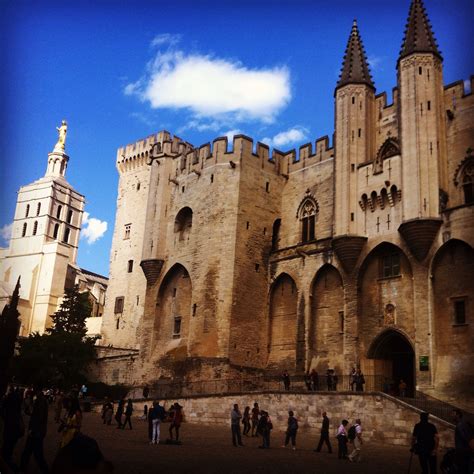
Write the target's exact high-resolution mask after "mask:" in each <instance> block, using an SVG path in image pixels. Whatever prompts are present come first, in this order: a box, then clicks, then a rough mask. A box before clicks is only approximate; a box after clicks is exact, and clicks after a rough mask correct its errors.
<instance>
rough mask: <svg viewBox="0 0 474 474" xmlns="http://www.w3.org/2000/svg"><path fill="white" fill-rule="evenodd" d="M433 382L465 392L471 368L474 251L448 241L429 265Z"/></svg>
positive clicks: (455, 241) (462, 243) (451, 240)
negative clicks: (433, 348) (432, 335)
mask: <svg viewBox="0 0 474 474" xmlns="http://www.w3.org/2000/svg"><path fill="white" fill-rule="evenodd" d="M430 280H431V284H432V292H431V293H432V295H433V328H434V334H435V347H436V365H435V367H436V370H435V382H436V385H437V386H438V387H440V388H441V389H442V388H443V387H447V388H448V387H452V386H456V387H458V388H459V389H460V391H466V389H467V388H468V386H469V383H470V382H469V378H471V379H472V376H473V375H474V374H473V369H472V367H474V349H473V346H472V341H473V340H474V296H473V295H474V249H473V248H472V247H471V246H470V245H469V244H467V243H466V242H464V241H462V240H457V239H450V240H448V241H447V242H446V243H444V244H443V245H442V246H441V247H440V248H439V249H438V251H437V252H436V254H435V255H434V257H433V260H432V266H431V279H430Z"/></svg>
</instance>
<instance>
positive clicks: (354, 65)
mask: <svg viewBox="0 0 474 474" xmlns="http://www.w3.org/2000/svg"><path fill="white" fill-rule="evenodd" d="M335 99H336V100H335V108H336V110H335V117H336V138H335V153H336V159H335V189H336V194H335V200H334V206H335V215H334V217H335V224H334V234H335V237H336V238H335V240H334V248H335V250H336V252H337V254H338V257H339V259H340V260H341V262H342V263H343V265H344V267H345V268H346V269H347V270H348V271H350V270H351V269H352V267H353V265H354V264H355V262H356V260H357V257H358V256H359V252H360V250H361V248H362V246H363V245H364V243H365V241H366V237H365V236H364V235H363V226H362V223H361V222H360V219H357V214H358V213H357V202H358V197H359V192H358V167H359V165H361V164H364V163H367V162H369V161H370V160H372V159H373V156H374V154H375V149H374V148H375V143H374V142H375V139H374V123H375V121H374V110H375V87H374V83H373V81H372V78H371V76H370V72H369V66H368V62H367V57H366V54H365V51H364V47H363V44H362V39H361V37H360V34H359V29H358V27H357V22H356V21H355V20H354V23H353V25H352V30H351V33H350V36H349V41H348V43H347V48H346V52H345V55H344V62H343V65H342V71H341V76H340V79H339V82H338V84H337V86H336V91H335Z"/></svg>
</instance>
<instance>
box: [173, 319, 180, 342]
mask: <svg viewBox="0 0 474 474" xmlns="http://www.w3.org/2000/svg"><path fill="white" fill-rule="evenodd" d="M180 336H181V316H175V317H174V325H173V337H176V338H177V337H180Z"/></svg>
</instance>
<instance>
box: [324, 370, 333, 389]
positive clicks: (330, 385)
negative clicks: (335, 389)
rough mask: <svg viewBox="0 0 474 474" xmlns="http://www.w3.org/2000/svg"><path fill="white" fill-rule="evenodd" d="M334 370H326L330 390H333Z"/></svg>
mask: <svg viewBox="0 0 474 474" xmlns="http://www.w3.org/2000/svg"><path fill="white" fill-rule="evenodd" d="M332 372H333V371H332V370H331V369H328V370H327V372H326V385H327V387H328V392H330V391H332V386H333V377H332Z"/></svg>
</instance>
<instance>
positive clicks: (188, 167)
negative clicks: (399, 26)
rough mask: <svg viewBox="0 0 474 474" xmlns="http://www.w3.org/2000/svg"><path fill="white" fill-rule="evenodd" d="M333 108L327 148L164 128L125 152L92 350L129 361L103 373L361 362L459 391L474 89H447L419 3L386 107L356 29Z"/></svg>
mask: <svg viewBox="0 0 474 474" xmlns="http://www.w3.org/2000/svg"><path fill="white" fill-rule="evenodd" d="M473 86H474V84H473V78H472V77H471V90H472V88H473ZM334 105H335V131H334V138H333V140H332V146H330V144H329V143H330V142H329V139H328V137H323V138H320V139H318V140H316V142H315V143H314V144H313V143H308V144H305V145H303V146H301V147H300V148H299V150H297V151H295V150H292V151H289V152H281V151H277V150H273V151H272V152H271V153H270V150H269V148H268V146H266V145H264V144H262V143H254V142H253V141H252V140H251V139H250V138H248V137H246V136H242V135H240V136H235V137H234V139H233V142H232V143H228V140H227V139H226V138H217V139H216V140H214V141H213V142H212V144H205V145H203V146H200V147H194V146H192V145H191V144H190V143H187V142H186V141H183V140H182V139H180V138H178V137H176V136H172V135H170V134H169V133H168V132H164V131H163V132H159V133H157V134H155V135H152V136H149V137H147V138H146V139H143V140H139V141H137V142H136V143H133V144H130V145H127V146H125V147H122V148H119V149H118V152H117V162H116V165H117V170H118V172H119V176H120V180H119V186H118V198H117V213H116V222H115V230H114V236H113V244H112V249H111V257H110V282H109V287H108V292H107V301H106V307H105V312H104V316H103V325H102V337H103V339H102V343H101V344H103V345H112V346H114V347H115V348H120V349H133V350H138V352H136V355H133V356H131V357H132V359H131V360H130V357H128V355H127V357H128V359H127V357H124V358H120V357H119V356H115V357H111V358H107V357H105V358H103V359H102V360H101V365H100V372H101V376H102V377H103V379H104V380H106V381H109V382H127V383H135V384H142V383H144V382H147V383H152V382H153V381H155V380H157V379H159V378H173V377H175V378H176V377H182V378H184V379H211V378H215V377H218V376H220V377H224V376H228V377H231V376H232V375H233V374H235V373H237V372H242V371H244V372H245V371H248V372H252V371H253V372H272V371H280V370H283V369H286V370H288V371H290V373H303V372H305V371H307V370H309V369H312V368H316V369H317V370H318V372H319V373H324V372H325V371H326V369H328V368H334V369H335V370H336V371H337V372H338V373H339V374H347V373H349V370H350V368H351V367H352V366H355V365H359V366H361V368H362V370H363V371H364V373H365V374H366V375H371V374H375V375H384V376H386V377H388V378H393V379H397V378H398V379H399V378H404V379H406V380H407V381H408V383H409V384H412V385H413V386H416V387H419V388H422V389H423V388H425V389H432V390H435V391H438V392H442V391H448V390H449V388H450V387H451V388H453V387H455V388H456V390H469V387H470V386H472V383H473V382H474V345H473V344H472V341H473V340H474V258H473V257H474V250H473V246H474V156H473V152H472V150H473V149H474V96H473V94H472V93H466V92H465V90H464V86H463V83H462V81H459V82H456V83H454V84H451V85H447V86H445V85H444V83H443V59H442V56H441V54H440V52H439V50H438V47H437V45H436V43H435V40H434V35H433V32H432V30H431V26H430V24H429V21H428V18H427V14H426V11H425V9H424V7H423V5H422V3H421V2H420V1H419V0H413V3H412V5H411V7H410V12H409V18H408V24H407V29H406V32H405V37H404V39H403V44H402V49H401V52H400V56H399V58H398V61H397V87H396V88H395V89H394V90H393V102H392V103H391V104H388V103H387V98H386V94H385V93H382V94H378V95H377V94H376V93H375V86H374V84H373V82H372V78H371V76H370V73H369V68H368V64H367V59H366V54H365V51H364V48H363V45H362V40H361V37H360V34H359V31H358V28H357V25H356V24H355V23H354V25H353V27H352V31H351V33H350V36H349V41H348V45H347V49H346V52H345V56H344V60H343V67H342V72H341V77H340V80H339V82H338V83H337V85H336V89H335V100H334ZM123 353H124V354H125V353H126V351H123ZM129 353H130V354H135V353H134V352H133V351H130V352H129ZM471 390H472V389H471Z"/></svg>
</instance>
